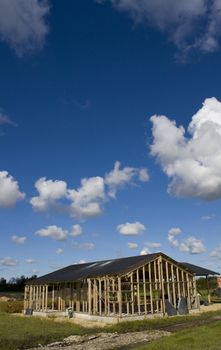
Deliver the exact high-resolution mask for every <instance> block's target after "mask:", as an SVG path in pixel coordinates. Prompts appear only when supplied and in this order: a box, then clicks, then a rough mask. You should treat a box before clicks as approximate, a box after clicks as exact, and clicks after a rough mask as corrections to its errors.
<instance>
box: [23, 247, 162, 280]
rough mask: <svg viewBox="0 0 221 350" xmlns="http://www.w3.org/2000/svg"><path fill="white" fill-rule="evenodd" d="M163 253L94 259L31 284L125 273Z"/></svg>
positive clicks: (50, 274) (53, 273)
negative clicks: (101, 259)
mask: <svg viewBox="0 0 221 350" xmlns="http://www.w3.org/2000/svg"><path fill="white" fill-rule="evenodd" d="M159 255H162V254H161V253H154V254H148V255H139V256H131V257H127V258H119V259H110V260H103V261H94V262H90V263H86V264H75V265H70V266H67V267H64V268H62V269H60V270H57V271H54V272H51V273H48V274H47V275H44V276H42V277H39V278H37V279H35V280H32V281H30V282H29V284H44V283H58V282H73V281H79V280H83V279H86V278H92V277H99V276H100V277H101V276H115V275H123V274H126V273H128V272H129V271H132V270H133V269H136V268H137V267H139V266H141V265H143V264H145V263H148V262H150V261H153V260H154V259H155V258H156V257H158V256H159Z"/></svg>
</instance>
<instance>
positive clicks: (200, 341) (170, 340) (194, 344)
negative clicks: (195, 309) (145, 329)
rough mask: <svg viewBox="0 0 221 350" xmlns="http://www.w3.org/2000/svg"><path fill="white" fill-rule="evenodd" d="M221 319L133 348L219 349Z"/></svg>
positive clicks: (173, 349)
mask: <svg viewBox="0 0 221 350" xmlns="http://www.w3.org/2000/svg"><path fill="white" fill-rule="evenodd" d="M220 329H221V321H217V322H215V323H212V324H208V325H204V326H199V327H194V328H193V329H192V328H191V329H186V330H183V331H179V332H177V333H175V334H172V335H171V336H169V337H164V338H161V339H159V340H155V341H153V342H152V343H149V344H146V345H142V346H137V347H134V348H132V349H133V350H187V349H189V348H191V350H220V349H221V332H220Z"/></svg>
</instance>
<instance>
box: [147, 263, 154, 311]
mask: <svg viewBox="0 0 221 350" xmlns="http://www.w3.org/2000/svg"><path fill="white" fill-rule="evenodd" d="M148 272H149V286H150V310H151V314H153V312H154V309H153V290H152V270H151V262H150V263H149V264H148Z"/></svg>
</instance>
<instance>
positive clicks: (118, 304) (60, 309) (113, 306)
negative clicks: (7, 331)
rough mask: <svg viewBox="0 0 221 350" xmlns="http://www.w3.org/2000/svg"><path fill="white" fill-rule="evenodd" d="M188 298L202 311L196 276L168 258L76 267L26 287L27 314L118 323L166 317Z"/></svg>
mask: <svg viewBox="0 0 221 350" xmlns="http://www.w3.org/2000/svg"><path fill="white" fill-rule="evenodd" d="M181 297H183V298H185V300H186V303H187V307H188V310H191V309H194V308H198V306H199V305H198V298H197V290H196V280H195V275H194V271H192V270H191V269H189V268H188V267H186V266H185V265H184V263H179V262H177V261H175V260H173V259H171V258H170V257H168V256H166V255H165V254H163V253H155V254H149V255H143V256H135V257H128V258H121V259H114V260H105V261H98V262H92V263H86V264H79V265H71V266H68V267H65V268H63V269H60V270H58V271H55V272H52V273H50V274H48V275H45V276H42V277H39V278H37V279H36V280H32V281H30V282H29V284H27V285H26V286H25V298H24V309H25V310H27V309H31V310H32V311H33V313H34V314H36V315H38V314H39V315H42V314H43V313H44V314H45V316H46V315H49V314H51V315H52V314H54V315H55V314H58V315H59V314H60V315H61V314H62V313H63V314H64V313H65V312H66V314H67V309H68V308H70V309H69V310H72V311H73V313H74V317H77V315H79V316H80V315H81V316H82V315H89V316H93V315H94V316H96V317H99V316H104V317H114V318H118V319H119V318H126V319H127V318H130V317H131V318H134V317H135V316H136V317H138V318H139V316H143V317H146V316H148V315H150V316H151V315H155V314H161V315H165V314H166V303H165V301H166V300H167V301H169V303H170V304H171V305H172V306H173V307H174V308H175V309H177V305H178V301H179V300H180V299H181Z"/></svg>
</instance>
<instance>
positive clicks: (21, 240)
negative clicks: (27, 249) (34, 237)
mask: <svg viewBox="0 0 221 350" xmlns="http://www.w3.org/2000/svg"><path fill="white" fill-rule="evenodd" d="M11 239H12V242H14V243H16V244H24V243H25V241H26V239H27V237H25V236H20V237H19V236H16V235H13V236H12V237H11Z"/></svg>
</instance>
